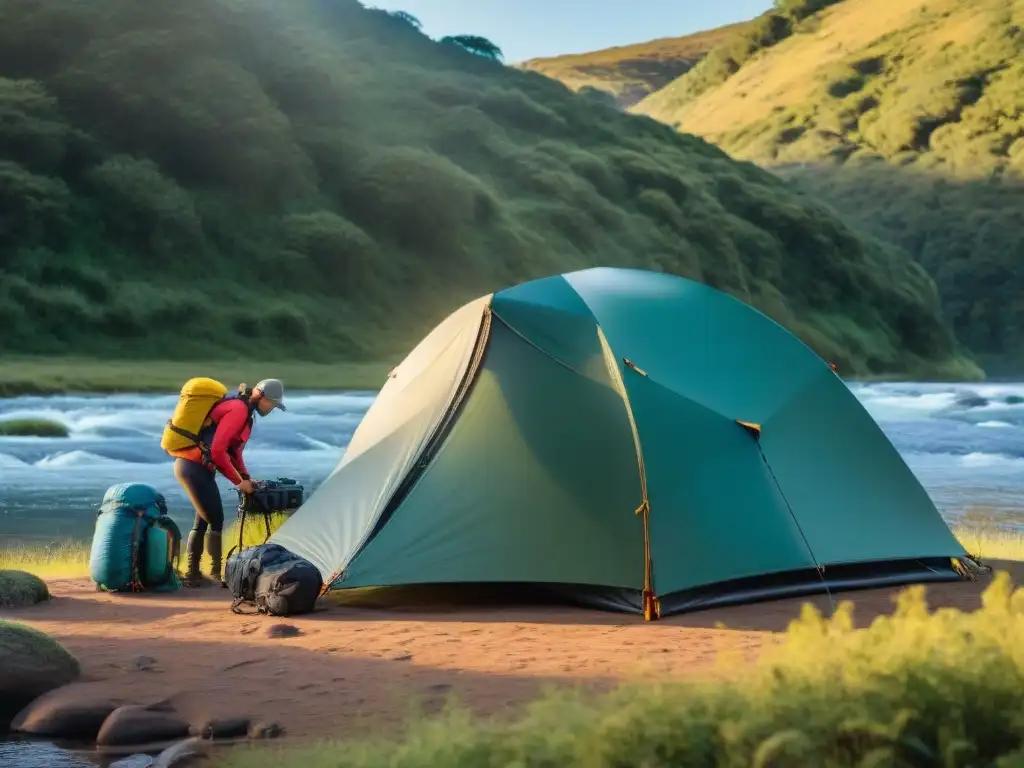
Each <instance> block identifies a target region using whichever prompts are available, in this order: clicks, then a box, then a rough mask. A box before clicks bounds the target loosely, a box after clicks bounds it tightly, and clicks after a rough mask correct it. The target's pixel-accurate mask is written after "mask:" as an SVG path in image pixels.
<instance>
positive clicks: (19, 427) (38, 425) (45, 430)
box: [0, 419, 68, 437]
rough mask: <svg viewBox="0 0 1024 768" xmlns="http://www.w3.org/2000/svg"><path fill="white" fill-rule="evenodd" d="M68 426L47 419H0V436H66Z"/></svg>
mask: <svg viewBox="0 0 1024 768" xmlns="http://www.w3.org/2000/svg"><path fill="white" fill-rule="evenodd" d="M67 436H68V428H67V427H66V426H65V425H63V424H61V423H60V422H59V421H50V420H49V419H8V420H6V421H3V420H0V437H67Z"/></svg>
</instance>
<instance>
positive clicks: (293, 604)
mask: <svg viewBox="0 0 1024 768" xmlns="http://www.w3.org/2000/svg"><path fill="white" fill-rule="evenodd" d="M225 577H226V579H225V580H226V583H227V586H228V588H229V589H230V590H231V595H232V597H234V601H233V602H232V603H231V610H232V611H233V612H235V613H262V614H267V615H270V616H295V615H298V614H303V613H311V612H312V611H313V610H314V608H315V606H316V601H317V598H318V597H319V596H320V588H321V587H322V586H323V579H322V578H321V577H320V571H318V570H317V569H316V567H315V566H314V565H313V564H312V563H310V562H309V561H308V560H305V559H303V558H301V557H299V556H297V555H293V554H292V553H291V552H289V551H288V550H287V549H285V548H284V547H282V546H281V545H280V544H260V545H259V546H255V547H249V548H247V549H243V550H242V551H240V552H236V553H235V554H233V555H232V556H231V557H230V558H228V562H227V564H226V568H225ZM245 604H249V605H252V606H253V607H254V608H255V610H253V611H244V610H242V606H243V605H245Z"/></svg>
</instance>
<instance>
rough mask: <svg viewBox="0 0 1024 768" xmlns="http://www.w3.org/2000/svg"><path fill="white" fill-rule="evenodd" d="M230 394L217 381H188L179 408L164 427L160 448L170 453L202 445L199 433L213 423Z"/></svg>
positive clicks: (175, 409) (180, 396) (182, 391)
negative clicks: (219, 405)
mask: <svg viewBox="0 0 1024 768" xmlns="http://www.w3.org/2000/svg"><path fill="white" fill-rule="evenodd" d="M227 393H228V388H227V387H225V386H224V385H223V384H221V383H220V382H219V381H216V380H214V379H207V378H203V377H200V378H196V379H189V380H188V381H186V382H185V385H184V386H183V387H182V388H181V394H180V395H178V405H177V406H176V407H175V408H174V413H173V414H172V415H171V418H170V419H169V420H168V422H167V426H166V427H164V433H163V436H162V437H161V438H160V447H161V448H163V449H164V450H165V451H167V452H168V453H170V452H171V451H180V450H182V449H184V448H192V447H194V446H197V445H199V442H200V437H199V433H200V432H201V431H202V429H203V427H206V426H209V424H210V423H211V422H210V418H209V416H210V411H211V410H213V406H215V405H216V404H217V403H219V402H220V401H221V400H222V399H224V396H225V395H226V394H227Z"/></svg>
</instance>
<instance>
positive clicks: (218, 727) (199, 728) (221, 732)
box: [188, 717, 249, 739]
mask: <svg viewBox="0 0 1024 768" xmlns="http://www.w3.org/2000/svg"><path fill="white" fill-rule="evenodd" d="M188 732H189V734H190V735H192V736H196V737H198V738H202V739H234V738H239V737H241V736H245V735H246V734H247V733H248V732H249V718H247V717H226V718H222V719H214V720H206V721H205V722H202V723H200V724H199V725H193V726H192V727H191V728H189V729H188Z"/></svg>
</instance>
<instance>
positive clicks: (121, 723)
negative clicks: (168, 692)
mask: <svg viewBox="0 0 1024 768" xmlns="http://www.w3.org/2000/svg"><path fill="white" fill-rule="evenodd" d="M186 736H188V723H186V722H185V721H184V720H182V719H181V717H179V716H178V715H177V713H175V712H174V711H173V709H171V708H170V707H166V706H158V705H153V706H145V705H137V704H132V705H126V706H123V707H118V708H117V709H115V710H114V711H113V712H111V713H110V715H109V716H108V717H107V719H106V720H104V721H103V725H102V726H101V727H100V730H99V733H97V734H96V746H99V747H125V746H135V745H138V744H158V743H162V742H166V741H174V740H176V739H182V738H184V737H186Z"/></svg>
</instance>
